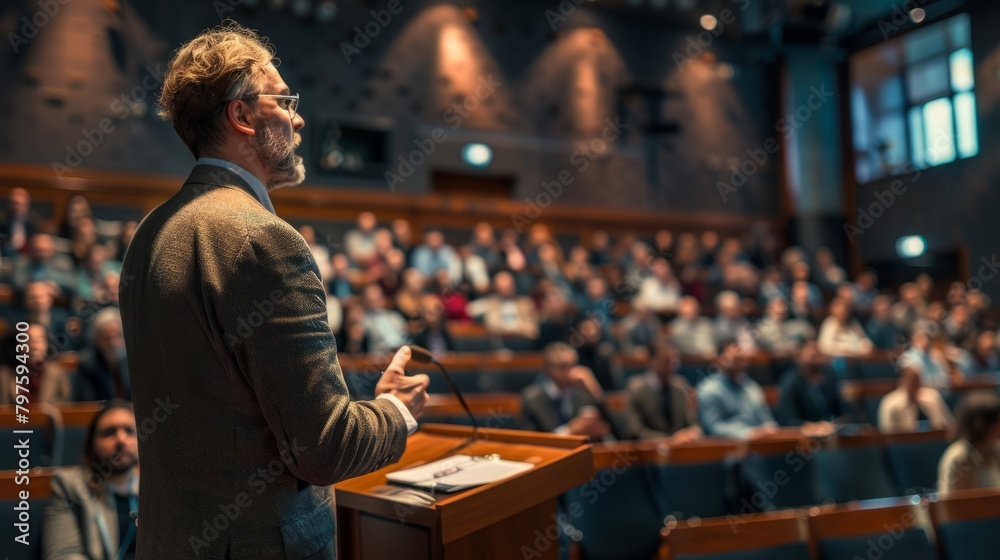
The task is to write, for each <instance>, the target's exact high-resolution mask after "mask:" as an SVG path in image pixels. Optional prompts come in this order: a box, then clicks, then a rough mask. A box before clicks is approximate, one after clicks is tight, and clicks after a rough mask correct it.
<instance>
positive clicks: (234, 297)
mask: <svg viewBox="0 0 1000 560" xmlns="http://www.w3.org/2000/svg"><path fill="white" fill-rule="evenodd" d="M273 59H274V50H273V47H271V46H270V45H269V44H267V43H266V42H265V41H264V40H262V39H261V38H260V37H259V36H258V35H257V34H256V33H255V32H253V31H251V30H248V29H244V28H242V27H240V26H238V25H235V24H230V25H227V26H225V27H222V28H216V29H213V30H210V31H206V32H204V33H202V34H201V35H199V36H198V37H196V38H195V39H193V40H192V41H191V42H189V43H187V44H185V45H183V46H181V48H180V49H179V50H178V51H177V52H175V53H174V55H173V58H172V59H171V61H170V64H169V66H168V69H167V72H166V75H165V77H164V84H163V91H162V93H161V95H160V99H159V101H160V103H159V104H160V106H161V107H162V115H163V116H164V117H166V118H168V119H169V120H170V122H171V124H172V125H173V127H174V130H175V131H177V133H178V134H179V136H180V137H181V139H182V140H183V141H184V142H185V144H186V145H187V146H188V148H189V149H190V150H191V152H192V153H193V154H194V156H195V157H197V158H199V160H198V162H197V163H196V164H195V166H194V169H193V170H192V171H191V174H190V176H189V177H188V179H187V181H186V182H185V184H184V186H183V187H181V189H180V191H179V192H178V193H177V194H175V195H174V196H173V197H172V198H170V199H169V200H168V201H166V202H165V203H164V204H162V205H160V206H159V207H157V208H156V209H155V210H153V211H152V212H151V213H150V214H149V215H148V216H146V218H145V219H144V220H143V222H142V224H141V225H140V226H139V228H138V230H137V231H136V233H135V236H134V237H133V239H132V243H131V245H130V246H129V248H128V251H127V253H126V255H125V262H124V263H123V267H122V279H121V309H122V317H123V322H124V334H125V345H126V347H127V349H128V361H129V364H128V365H129V372H130V374H131V381H132V395H133V399H134V402H135V409H136V419H137V420H138V422H139V424H140V425H141V426H144V427H145V426H146V425H147V424H150V425H155V429H153V430H150V432H149V433H144V438H143V439H142V441H140V443H139V454H140V457H141V458H142V463H143V469H142V470H143V473H142V480H141V483H140V496H141V503H142V507H141V510H140V512H139V515H140V519H139V530H138V541H137V545H138V547H137V552H138V556H139V557H141V558H144V559H156V558H170V559H174V558H199V559H202V560H204V559H206V558H211V559H216V558H219V559H221V558H226V559H232V560H237V559H241V558H284V559H293V558H295V559H297V558H307V557H308V558H310V559H333V558H335V556H336V554H335V550H334V532H335V517H334V512H335V504H334V502H333V495H334V494H333V490H332V488H329V486H330V485H332V484H333V483H335V482H338V481H341V480H344V479H347V478H350V477H354V476H358V475H362V474H366V473H369V472H372V471H374V470H376V469H379V468H382V467H385V466H386V465H389V464H391V463H393V462H395V461H398V460H399V458H400V456H401V455H402V454H403V451H404V450H405V448H406V438H407V435H408V433H411V432H412V431H414V430H415V429H416V427H417V424H416V421H415V417H417V416H419V415H420V413H421V411H422V410H423V405H424V403H425V402H426V399H427V395H426V391H425V389H426V387H427V383H428V381H429V380H428V378H427V377H426V376H413V377H407V376H406V375H405V373H404V369H403V368H404V366H405V365H406V363H407V362H408V360H409V358H410V350H409V348H406V347H404V348H402V349H400V350H399V351H398V352H397V353H396V355H395V356H394V357H393V359H392V361H391V363H390V364H389V366H388V368H387V369H386V371H385V373H384V374H383V375H382V377H381V378H380V380H379V382H378V383H377V385H376V387H375V394H376V395H377V398H376V399H374V400H371V401H356V402H355V401H352V400H351V398H350V394H349V393H348V389H347V384H346V383H345V381H344V376H343V373H342V371H341V368H340V364H339V363H338V361H337V352H336V343H335V341H334V337H333V334H332V333H331V331H330V326H329V324H328V322H327V309H326V300H325V293H324V290H323V284H322V281H321V280H320V275H319V269H318V267H317V265H316V262H315V260H314V259H313V255H312V252H311V251H310V249H309V246H308V245H307V244H306V242H305V240H304V239H303V238H302V236H301V235H299V233H298V232H297V231H296V230H295V228H294V227H292V226H291V225H289V224H288V223H287V222H285V221H284V220H282V219H280V218H278V217H277V216H276V215H275V214H274V209H273V206H272V205H271V201H270V197H269V194H268V191H269V190H272V189H276V188H280V187H290V186H294V185H297V184H300V183H301V182H302V181H303V180H304V178H305V168H304V166H303V164H302V158H301V157H299V156H297V155H295V148H296V147H297V146H298V144H299V142H300V141H301V137H300V136H299V134H298V131H299V130H300V129H301V128H302V127H303V126H304V124H305V123H304V120H303V119H302V117H301V116H300V115H299V114H298V113H297V109H298V97H297V96H292V95H289V93H290V90H289V88H288V86H287V85H286V84H285V82H284V81H283V80H282V78H281V75H280V74H279V73H278V71H277V69H276V68H275V66H274V64H273V63H272V61H273ZM158 407H159V409H158ZM164 408H168V409H169V416H167V417H164V414H162V413H159V414H158V413H157V410H162V409H164ZM158 420H159V421H158Z"/></svg>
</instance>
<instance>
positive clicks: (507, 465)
mask: <svg viewBox="0 0 1000 560" xmlns="http://www.w3.org/2000/svg"><path fill="white" fill-rule="evenodd" d="M533 466H534V465H532V464H531V463H523V462H520V461H505V460H503V459H498V458H492V457H491V458H487V457H472V456H469V455H455V456H453V457H448V458H447V459H441V460H440V461H434V462H433V463H428V464H426V465H420V466H419V467H414V468H412V469H406V470H402V471H396V472H393V473H389V474H387V475H385V477H386V478H387V479H388V480H389V481H391V482H395V483H398V484H407V485H409V486H416V487H418V488H427V489H431V490H435V491H440V492H457V491H459V490H465V489H467V488H473V487H475V486H482V485H483V484H489V483H491V482H496V481H498V480H503V479H505V478H510V477H512V476H514V475H516V474H520V473H522V472H524V471H527V470H529V469H531V467H533Z"/></svg>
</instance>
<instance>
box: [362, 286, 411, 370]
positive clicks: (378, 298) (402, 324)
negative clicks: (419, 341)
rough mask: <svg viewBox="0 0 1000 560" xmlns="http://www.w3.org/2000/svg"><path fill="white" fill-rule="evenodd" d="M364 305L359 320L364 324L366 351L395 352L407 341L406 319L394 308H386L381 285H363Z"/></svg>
mask: <svg viewBox="0 0 1000 560" xmlns="http://www.w3.org/2000/svg"><path fill="white" fill-rule="evenodd" d="M364 306H365V312H364V315H363V316H362V318H361V322H362V324H363V325H364V332H365V335H366V339H367V345H366V350H367V351H368V352H375V353H387V352H395V351H396V350H397V349H398V348H399V347H400V346H402V345H404V344H406V343H407V342H409V337H408V336H407V334H406V333H407V330H406V319H404V318H403V316H402V315H400V314H399V312H398V311H396V310H395V309H387V308H386V305H385V294H383V293H382V287H381V286H379V285H378V284H369V285H368V286H366V287H365V292H364Z"/></svg>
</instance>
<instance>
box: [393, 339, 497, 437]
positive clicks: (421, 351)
mask: <svg viewBox="0 0 1000 560" xmlns="http://www.w3.org/2000/svg"><path fill="white" fill-rule="evenodd" d="M407 346H409V347H410V359H411V360H413V361H414V362H417V363H418V364H434V365H436V366H437V367H438V369H440V370H441V373H442V374H444V380H445V381H446V382H448V386H449V387H451V392H452V393H455V397H457V398H458V402H459V404H461V405H462V408H463V409H464V410H465V413H466V414H468V415H469V421H470V422H472V436H471V437H470V438H469V441H467V442H465V443H463V444H462V445H460V446H458V447H457V448H455V449H453V450H452V452H454V451H456V450H458V449H461V448H463V447H466V446H467V445H469V444H470V443H472V442H474V441H476V436H477V433H478V432H479V423H478V422H476V417H475V416H474V415H473V414H472V409H470V408H469V405H468V404H467V403H466V402H465V397H463V396H462V392H461V391H459V390H458V387H457V386H456V385H455V382H453V381H452V380H451V375H448V370H446V369H444V366H443V365H441V362H439V361H437V358H435V357H434V355H433V354H431V351H430V350H428V349H426V348H424V347H423V346H417V345H416V344H407Z"/></svg>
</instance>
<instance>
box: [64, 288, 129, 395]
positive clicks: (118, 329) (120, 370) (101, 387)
mask: <svg viewBox="0 0 1000 560" xmlns="http://www.w3.org/2000/svg"><path fill="white" fill-rule="evenodd" d="M90 329H91V331H90V332H91V342H90V346H89V347H87V348H86V349H85V350H84V351H83V352H81V353H80V370H79V371H78V372H77V375H76V383H75V386H74V387H73V400H76V401H103V400H107V399H115V398H117V399H125V400H129V399H131V398H132V386H131V385H130V383H129V376H128V360H127V359H126V356H125V338H124V337H123V335H122V319H121V315H120V314H119V313H118V309H117V308H114V307H109V308H106V309H102V310H101V311H99V312H98V313H97V314H96V315H94V321H93V324H92V325H91V327H90Z"/></svg>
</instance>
